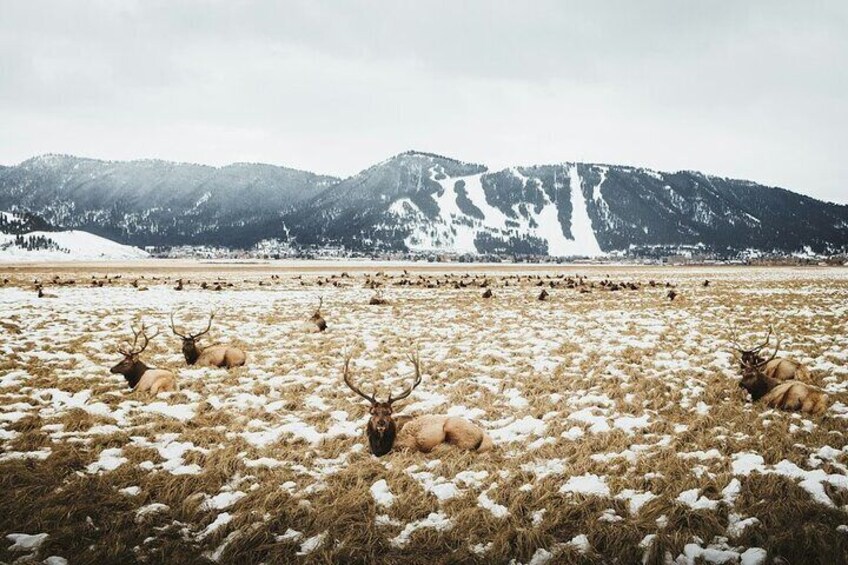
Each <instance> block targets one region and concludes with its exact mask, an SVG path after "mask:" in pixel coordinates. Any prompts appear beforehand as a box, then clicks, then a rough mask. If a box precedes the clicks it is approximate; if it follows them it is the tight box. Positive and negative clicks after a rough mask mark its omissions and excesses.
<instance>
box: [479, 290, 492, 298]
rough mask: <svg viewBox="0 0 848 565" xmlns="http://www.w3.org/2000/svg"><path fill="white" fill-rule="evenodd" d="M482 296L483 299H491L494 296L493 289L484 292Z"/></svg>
mask: <svg viewBox="0 0 848 565" xmlns="http://www.w3.org/2000/svg"><path fill="white" fill-rule="evenodd" d="M481 296H482V297H483V298H491V297H492V296H494V294H493V293H492V289H491V288H487V289H486V290H484V291H483V294H482V295H481Z"/></svg>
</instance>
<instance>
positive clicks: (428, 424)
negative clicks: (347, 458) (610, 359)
mask: <svg viewBox="0 0 848 565" xmlns="http://www.w3.org/2000/svg"><path fill="white" fill-rule="evenodd" d="M272 278H273V277H272ZM277 278H279V277H278V276H277ZM346 278H349V276H347V275H346V274H342V276H341V277H336V276H333V277H327V278H326V281H324V283H323V284H333V285H335V286H339V285H342V286H343V285H345V284H346V281H345V280H344V279H346ZM378 278H379V277H372V276H370V275H366V288H371V289H372V290H373V291H374V295H373V296H372V297H371V299H370V300H369V302H368V304H369V305H375V306H383V305H388V304H389V301H388V300H387V299H386V298H385V297H384V296H383V290H382V287H383V286H384V285H385V284H386V278H382V279H381V280H380V281H379V282H378ZM451 278H452V277H451V276H450V275H449V276H447V277H446V278H445V279H444V281H443V282H439V279H435V280H434V279H429V278H427V277H424V276H419V278H418V279H413V278H412V277H410V276H408V275H407V274H406V273H405V274H404V276H403V277H402V278H400V279H399V280H397V281H395V283H394V284H397V285H400V286H407V285H415V286H421V287H425V288H429V287H430V286H431V285H433V286H443V285H445V286H454V287H457V288H464V287H468V286H472V287H477V288H480V289H482V290H483V294H482V296H483V298H492V297H493V292H492V288H491V285H490V283H489V281H488V279H486V278H485V277H484V278H478V277H476V276H475V277H473V278H471V277H469V276H465V277H459V278H454V280H453V281H452V282H451V281H450V279H451ZM505 278H506V280H505V281H503V286H509V283H510V280H509V277H505ZM523 278H524V280H525V281H527V280H533V277H532V276H529V277H528V276H525V277H523ZM521 280H522V277H521V276H517V275H516V276H515V281H516V282H515V283H514V284H518V282H520V281H521ZM303 282H304V281H303V280H301V284H303ZM220 284H221V283H217V284H216V286H218V285H220ZM223 284H226V283H223ZM708 285H709V281H705V282H704V284H703V286H704V287H707V286H708ZM133 286H136V285H133ZM319 286H320V285H319ZM535 286H538V287H541V288H540V292H539V294H538V296H537V297H536V298H537V300H539V301H545V300H548V298H549V297H550V293H549V292H548V290H549V289H553V288H557V287H565V288H572V289H575V290H578V291H580V292H591V291H592V290H596V289H599V290H607V291H611V292H615V291H619V290H639V289H640V288H641V286H642V285H640V284H638V283H628V282H613V281H610V280H609V279H605V280H603V281H601V282H599V283H590V282H588V281H587V280H586V279H585V278H583V277H567V278H566V277H557V278H556V279H552V278H551V277H548V280H546V279H543V278H541V277H536V280H535ZM646 286H650V287H655V286H659V287H664V288H666V289H667V290H668V293H669V296H668V298H670V299H671V300H673V299H674V295H676V291H675V289H674V287H673V286H672V285H670V284H668V283H666V284H665V285H662V284H659V283H655V282H654V281H650V282H649V283H648V284H647V285H646ZM183 288H184V281H183V279H179V281H178V283H177V287H175V290H182V289H183ZM39 291H40V292H42V293H43V289H42V288H41V287H39ZM322 306H323V297H321V298H319V299H318V305H317V307H316V309H315V310H314V312H313V314H312V315H311V317H309V318H308V319H306V320H305V321H304V328H303V329H304V330H305V331H306V332H309V333H320V332H324V331H325V330H326V329H327V321H326V320H325V318H324V316H323V314H322V311H321V310H322ZM214 319H215V313H214V312H213V313H211V314H210V315H209V319H208V321H207V323H206V325H205V327H203V329H201V330H200V331H197V332H193V331H190V330H189V329H186V328H185V327H184V326H183V327H178V325H177V323H176V321H175V319H174V313H173V312H172V313H171V314H170V328H171V331H172V333H173V335H174V336H176V337H177V338H179V340H180V341H181V351H182V354H183V357H184V358H185V362H186V364H187V365H188V366H201V367H220V368H225V369H232V368H236V367H241V366H243V365H245V363H246V362H247V354H246V353H245V351H244V350H242V349H241V348H239V347H236V346H233V345H222V344H215V345H207V346H203V345H201V338H204V336H206V335H207V334H208V333H209V331H210V330H211V328H212V323H213V321H214ZM131 331H132V335H133V338H132V343H129V342H128V343H127V346H126V347H119V348H118V353H120V354H121V355H122V356H123V359H122V360H121V362H120V363H118V364H117V365H115V366H114V367H112V369H111V372H112V373H113V374H121V375H123V376H124V378H125V379H126V381H127V384H128V385H129V386H130V388H132V389H133V390H134V391H140V392H149V393H150V394H152V395H156V394H157V393H159V392H167V391H175V390H178V385H177V378H176V375H175V374H174V373H173V372H171V371H168V370H164V369H155V368H151V367H149V366H148V365H146V364H145V363H144V361H142V359H141V355H142V353H143V352H144V351H145V349H146V348H147V346H148V344H149V343H150V341H151V340H152V339H153V338H155V337H156V336H157V335H159V334H158V332H156V333H154V334H152V335H149V334H148V330H147V328H146V326H145V325H144V323H141V325H140V328H139V329H136V328H135V327H133V326H131ZM772 334H773V331H772V329H771V328H769V331H768V334H767V335H766V338H765V340H764V341H763V342H762V343H760V344H758V345H755V346H754V347H750V348H746V347H743V346H742V345H740V344H739V342H738V338H737V335H736V331H735V329H733V328H731V338H732V339H731V343H732V347H733V350H734V353H735V354H736V356H737V357H738V360H739V372H740V376H741V379H740V380H739V382H738V384H739V387H741V388H743V389H744V390H745V391H747V393H748V394H750V397H751V400H752V401H753V402H755V403H761V404H763V405H765V406H767V407H769V408H776V409H780V410H786V411H798V412H802V413H805V414H809V415H816V416H818V415H821V414H823V413H824V412H825V411H826V410H827V407H828V396H827V395H826V394H825V393H824V391H822V390H821V389H820V388H818V387H816V386H815V385H814V384H813V380H812V377H811V374H810V371H809V369H807V368H806V367H805V366H804V365H803V364H801V363H799V362H797V361H795V360H792V359H789V358H785V357H778V354H779V353H780V346H781V343H782V340H781V339H777V341H776V345H775V346H774V349H773V350H771V354H770V355H766V354H764V353H763V352H764V351H765V350H767V349H769V348H770V346H771V338H772ZM408 360H409V362H410V363H411V364H412V367H413V369H414V376H413V378H412V380H411V382H410V384H409V385H408V386H407V387H405V388H404V389H403V390H402V392H400V393H399V394H396V395H395V394H392V393H389V394H388V396H387V397H386V399H385V400H384V401H381V400H378V399H377V395H376V393H375V392H372V393H371V394H367V393H365V392H363V391H362V389H361V388H360V387H359V386H358V385H356V384H354V382H353V380H352V376H351V373H352V368H351V363H352V358H351V355H350V354H347V355H345V357H344V360H343V368H342V380H343V382H344V383H345V384H346V385H347V387H348V388H349V389H350V390H351V391H352V392H354V393H355V394H357V395H358V396H360V397H362V398H363V399H365V400H367V401H368V403H369V405H370V406H369V413H370V418H369V420H368V424H367V426H366V435H367V438H368V444H369V447H370V450H371V453H373V454H374V455H376V456H382V455H385V454H387V453H389V452H391V451H392V450H393V449H398V448H402V449H411V450H417V451H421V452H429V451H431V450H433V449H434V448H435V447H437V446H438V445H440V444H448V445H452V446H455V447H457V448H459V449H463V450H469V451H475V452H485V451H488V450H491V449H492V448H493V444H492V440H491V438H490V437H489V436H488V435H487V434H486V432H485V431H484V430H483V429H482V428H481V427H479V426H477V425H476V424H474V423H472V422H470V421H468V420H466V419H463V418H459V417H453V416H447V415H432V414H430V415H424V416H417V417H410V416H403V415H396V414H395V407H394V403H395V402H397V401H400V400H404V399H406V398H407V397H409V395H410V394H411V393H412V392H413V391H414V390H415V389H416V388H417V387H418V386H419V385H420V384H421V382H422V370H421V361H420V359H419V356H418V353H417V352H415V353H412V354H410V355H409V356H408Z"/></svg>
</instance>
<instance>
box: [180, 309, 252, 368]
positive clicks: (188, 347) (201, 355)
mask: <svg viewBox="0 0 848 565" xmlns="http://www.w3.org/2000/svg"><path fill="white" fill-rule="evenodd" d="M214 317H215V314H214V313H212V314H209V323H208V324H207V325H206V329H205V330H203V331H202V332H200V333H196V334H191V333H187V334H182V333H180V332H178V331H177V328H176V327H175V326H174V314H173V313H171V331H173V332H174V335H176V336H177V337H179V338H180V339H182V340H183V355H184V356H185V360H186V363H188V364H189V365H199V366H201V367H225V368H227V369H231V368H233V367H241V366H242V365H244V363H245V361H246V360H247V355H245V353H244V351H243V350H241V349H239V348H238V347H233V346H232V345H210V346H209V347H198V345H197V340H198V339H200V337H201V336H204V335H206V334H207V333H208V332H209V330H210V329H211V328H212V319H213V318H214Z"/></svg>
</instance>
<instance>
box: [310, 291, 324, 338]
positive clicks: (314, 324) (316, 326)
mask: <svg viewBox="0 0 848 565" xmlns="http://www.w3.org/2000/svg"><path fill="white" fill-rule="evenodd" d="M323 304H324V297H323V296H322V297H321V298H319V299H318V308H316V309H315V313H314V314H312V317H311V318H309V322H308V323H307V324H306V330H307V331H308V332H311V333H321V332H323V331H324V330H326V329H327V321H326V320H325V319H324V316H322V315H321V306H322V305H323Z"/></svg>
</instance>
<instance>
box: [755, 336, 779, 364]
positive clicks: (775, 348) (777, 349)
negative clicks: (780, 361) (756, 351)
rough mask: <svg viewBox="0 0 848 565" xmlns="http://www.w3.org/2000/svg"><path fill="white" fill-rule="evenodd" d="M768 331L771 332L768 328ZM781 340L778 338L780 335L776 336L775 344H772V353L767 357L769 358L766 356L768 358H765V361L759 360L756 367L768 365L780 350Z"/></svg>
mask: <svg viewBox="0 0 848 565" xmlns="http://www.w3.org/2000/svg"><path fill="white" fill-rule="evenodd" d="M769 332H771V330H769ZM769 335H771V333H769ZM781 341H782V340H781V338H780V337H778V338H777V345H775V346H774V353H772V354H771V357H769V358H768V359H766V360H765V361H762V362H760V363H757V368H758V369H760V368H762V367H765V366H766V365H768V364H769V363H770V362H771V361H773V360H774V358H775V357H777V354H778V353H779V352H780V343H781Z"/></svg>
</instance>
